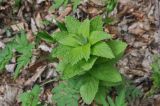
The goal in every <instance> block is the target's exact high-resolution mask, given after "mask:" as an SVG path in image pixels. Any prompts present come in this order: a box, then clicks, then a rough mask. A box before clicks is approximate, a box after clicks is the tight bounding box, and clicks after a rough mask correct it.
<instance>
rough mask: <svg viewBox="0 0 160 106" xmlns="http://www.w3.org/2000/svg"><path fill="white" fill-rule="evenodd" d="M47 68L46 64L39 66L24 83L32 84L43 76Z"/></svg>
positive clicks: (26, 84)
mask: <svg viewBox="0 0 160 106" xmlns="http://www.w3.org/2000/svg"><path fill="white" fill-rule="evenodd" d="M45 68H46V65H45V66H40V67H38V68H37V70H36V73H35V74H34V75H33V76H32V77H31V78H30V79H28V80H27V81H26V82H25V84H24V85H25V86H32V85H33V84H34V83H35V82H36V80H37V79H38V78H39V77H40V76H41V74H42V73H43V71H44V70H45Z"/></svg>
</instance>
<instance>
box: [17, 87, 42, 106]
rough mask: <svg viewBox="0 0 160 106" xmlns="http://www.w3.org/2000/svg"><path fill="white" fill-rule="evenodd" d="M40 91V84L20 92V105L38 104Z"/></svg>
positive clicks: (31, 105) (33, 105)
mask: <svg viewBox="0 0 160 106" xmlns="http://www.w3.org/2000/svg"><path fill="white" fill-rule="evenodd" d="M40 93H41V88H40V86H38V85H35V86H34V87H33V89H32V90H31V91H29V92H24V93H22V94H20V96H19V99H20V101H21V102H22V106H38V104H40V102H39V94H40Z"/></svg>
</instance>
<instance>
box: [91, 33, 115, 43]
mask: <svg viewBox="0 0 160 106" xmlns="http://www.w3.org/2000/svg"><path fill="white" fill-rule="evenodd" d="M111 38H112V36H111V35H109V34H107V33H105V32H103V31H93V32H92V33H91V36H90V38H89V41H90V43H91V44H92V45H93V44H95V43H97V42H99V41H101V40H104V39H111Z"/></svg>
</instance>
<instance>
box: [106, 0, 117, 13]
mask: <svg viewBox="0 0 160 106" xmlns="http://www.w3.org/2000/svg"><path fill="white" fill-rule="evenodd" d="M116 5H117V0H108V3H107V7H106V8H107V11H108V12H109V13H110V12H112V11H113V10H114V8H115V7H116Z"/></svg>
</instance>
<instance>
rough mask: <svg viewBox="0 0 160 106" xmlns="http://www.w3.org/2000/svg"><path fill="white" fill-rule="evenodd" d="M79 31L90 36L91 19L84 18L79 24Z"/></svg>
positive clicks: (85, 35)
mask: <svg viewBox="0 0 160 106" xmlns="http://www.w3.org/2000/svg"><path fill="white" fill-rule="evenodd" d="M78 33H79V34H80V35H83V36H84V37H86V38H88V37H89V35H90V21H89V20H88V19H86V20H84V21H83V22H82V23H81V25H80V26H79V29H78Z"/></svg>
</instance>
